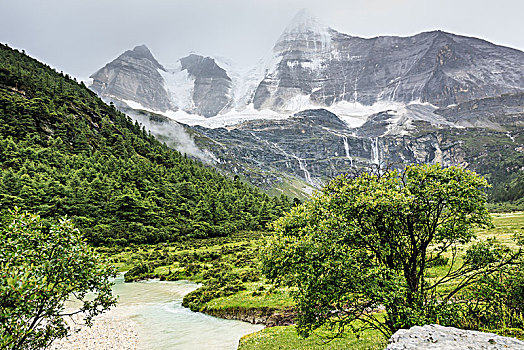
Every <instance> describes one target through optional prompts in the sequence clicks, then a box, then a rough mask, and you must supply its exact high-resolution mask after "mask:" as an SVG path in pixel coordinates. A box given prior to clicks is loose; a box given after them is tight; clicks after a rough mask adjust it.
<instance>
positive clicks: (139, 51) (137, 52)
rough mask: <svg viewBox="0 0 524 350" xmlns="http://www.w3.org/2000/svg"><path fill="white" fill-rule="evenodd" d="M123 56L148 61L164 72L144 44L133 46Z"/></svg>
mask: <svg viewBox="0 0 524 350" xmlns="http://www.w3.org/2000/svg"><path fill="white" fill-rule="evenodd" d="M123 55H127V56H131V57H133V58H137V59H146V60H149V61H151V63H153V64H154V65H155V66H156V67H157V68H159V69H161V70H163V71H165V70H166V69H165V68H164V67H163V66H162V65H161V64H160V63H158V61H157V60H156V58H155V57H154V56H153V54H152V53H151V51H150V50H149V48H148V47H147V46H146V45H145V44H142V45H138V46H135V47H134V48H133V50H128V51H126V52H124V54H123Z"/></svg>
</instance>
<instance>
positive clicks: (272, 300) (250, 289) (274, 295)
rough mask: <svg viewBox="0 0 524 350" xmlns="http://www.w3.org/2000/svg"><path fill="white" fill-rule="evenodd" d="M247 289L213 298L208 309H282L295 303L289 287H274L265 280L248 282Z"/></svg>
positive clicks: (208, 303)
mask: <svg viewBox="0 0 524 350" xmlns="http://www.w3.org/2000/svg"><path fill="white" fill-rule="evenodd" d="M245 287H246V290H243V291H240V292H238V293H236V294H233V295H230V296H227V297H221V298H217V299H213V300H211V301H209V302H207V303H206V305H205V307H206V309H214V310H225V309H228V308H246V309H249V308H272V309H282V308H289V307H292V306H293V305H294V303H293V299H292V298H291V295H290V291H289V289H288V288H273V287H272V285H271V284H268V283H264V282H255V283H246V284H245Z"/></svg>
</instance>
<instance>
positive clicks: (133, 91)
mask: <svg viewBox="0 0 524 350" xmlns="http://www.w3.org/2000/svg"><path fill="white" fill-rule="evenodd" d="M159 71H165V68H164V67H163V66H162V65H161V64H160V63H158V61H157V60H156V59H155V58H154V57H153V55H152V54H151V52H150V51H149V49H148V48H147V47H146V46H145V45H142V46H137V47H135V48H134V49H133V50H128V51H126V52H124V53H123V54H121V55H120V56H118V58H116V59H115V60H114V61H112V62H111V63H108V64H106V65H105V67H104V68H102V69H100V70H99V71H97V72H96V73H94V74H93V75H91V78H92V79H93V84H92V85H91V86H90V88H91V89H92V90H93V91H95V92H96V93H97V94H99V95H100V96H102V97H106V98H110V99H116V100H130V101H135V102H138V103H140V104H142V105H143V106H145V107H147V108H151V109H155V110H160V111H167V110H169V109H172V108H173V107H174V106H172V104H171V102H170V99H169V96H168V94H167V91H166V90H165V88H164V83H163V79H162V76H161V75H160V73H159Z"/></svg>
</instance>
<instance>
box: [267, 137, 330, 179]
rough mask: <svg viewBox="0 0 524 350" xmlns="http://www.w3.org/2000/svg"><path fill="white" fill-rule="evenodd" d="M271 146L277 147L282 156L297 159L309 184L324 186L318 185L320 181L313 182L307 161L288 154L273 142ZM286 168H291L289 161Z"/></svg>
mask: <svg viewBox="0 0 524 350" xmlns="http://www.w3.org/2000/svg"><path fill="white" fill-rule="evenodd" d="M271 145H272V146H273V147H275V148H276V149H277V150H278V151H279V152H280V153H281V154H282V155H284V156H286V157H292V158H295V159H296V160H297V161H298V167H299V169H300V170H302V171H303V172H304V178H305V179H306V181H307V183H308V184H310V185H311V186H313V187H319V186H321V185H322V183H321V182H320V183H318V181H313V179H312V178H311V174H310V173H309V170H307V163H306V160H305V159H302V158H299V157H297V156H296V155H294V154H289V153H287V152H286V151H284V150H283V149H282V148H281V147H280V146H279V145H278V144H277V143H274V142H272V143H271ZM286 167H288V168H289V163H288V162H287V161H286Z"/></svg>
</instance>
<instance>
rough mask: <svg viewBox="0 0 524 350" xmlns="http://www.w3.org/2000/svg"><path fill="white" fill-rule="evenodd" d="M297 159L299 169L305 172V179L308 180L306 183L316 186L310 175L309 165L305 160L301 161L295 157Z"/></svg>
mask: <svg viewBox="0 0 524 350" xmlns="http://www.w3.org/2000/svg"><path fill="white" fill-rule="evenodd" d="M295 158H296V159H297V160H298V167H299V168H300V170H302V171H303V172H304V177H305V178H306V181H307V182H308V183H309V184H310V185H312V186H314V185H315V184H314V183H313V180H311V175H310V174H309V171H308V170H307V168H306V167H307V163H306V161H305V160H304V159H301V158H298V157H297V156H295Z"/></svg>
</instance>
